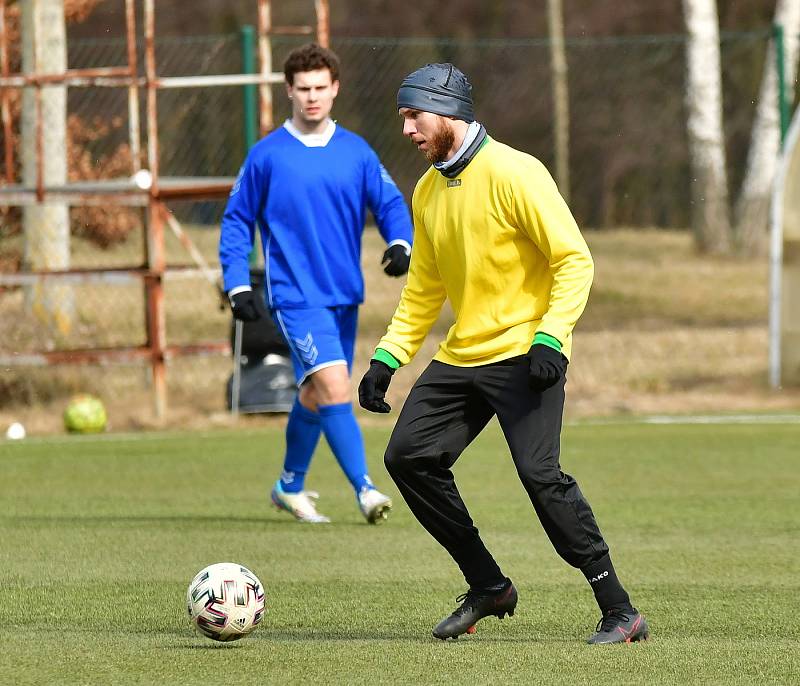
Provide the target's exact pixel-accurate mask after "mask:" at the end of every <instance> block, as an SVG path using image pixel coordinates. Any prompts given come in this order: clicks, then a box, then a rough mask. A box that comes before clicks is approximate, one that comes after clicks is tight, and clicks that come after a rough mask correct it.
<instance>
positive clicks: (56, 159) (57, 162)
mask: <svg viewBox="0 0 800 686" xmlns="http://www.w3.org/2000/svg"><path fill="white" fill-rule="evenodd" d="M21 28H22V70H23V72H25V73H29V74H30V73H34V72H40V73H49V74H57V73H63V72H64V71H66V68H67V44H66V25H65V20H64V0H38V1H37V2H24V3H22V22H21ZM36 100H37V96H36V92H35V90H34V89H32V88H26V89H25V92H24V93H23V98H22V176H23V182H24V183H25V185H26V186H35V185H36V182H37V178H38V176H39V169H38V165H39V164H41V165H42V168H41V175H42V177H43V181H44V184H45V185H53V186H56V185H63V184H65V183H66V180H67V157H66V147H67V146H66V137H67V131H66V121H67V117H66V113H67V92H66V88H65V87H64V86H48V87H46V88H42V91H41V121H42V131H41V132H39V131H38V130H37V129H38V127H37V110H38V106H37V102H36ZM40 135H43V138H44V145H43V150H42V154H41V159H37V139H39V136H40ZM23 223H24V228H25V248H24V256H23V260H24V262H25V264H26V265H27V266H28V267H29V268H32V269H47V270H52V269H67V268H68V267H69V257H70V240H69V208H68V207H67V206H66V205H65V204H63V203H51V202H44V203H40V204H37V205H32V206H29V207H26V208H25V210H24V213H23ZM27 304H28V306H29V307H30V308H31V309H32V310H33V312H34V313H35V314H36V315H37V316H38V317H39V318H40V319H42V321H43V322H45V323H46V324H48V325H49V326H51V327H53V328H54V329H55V330H57V331H59V332H61V333H63V334H66V333H69V330H70V328H71V326H72V321H73V317H74V302H73V297H72V290H71V289H70V287H69V286H66V285H63V284H56V283H54V282H53V281H52V280H50V281H47V280H46V281H44V282H41V283H39V284H37V285H36V286H32V287H31V289H30V290H29V291H28V292H27Z"/></svg>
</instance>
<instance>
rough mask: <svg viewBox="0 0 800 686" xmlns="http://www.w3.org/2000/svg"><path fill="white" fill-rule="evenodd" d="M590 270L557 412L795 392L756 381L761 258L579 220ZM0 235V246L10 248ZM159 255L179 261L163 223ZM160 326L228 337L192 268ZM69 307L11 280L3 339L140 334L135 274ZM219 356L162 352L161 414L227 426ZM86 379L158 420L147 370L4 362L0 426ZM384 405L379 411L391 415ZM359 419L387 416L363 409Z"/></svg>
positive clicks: (690, 404)
mask: <svg viewBox="0 0 800 686" xmlns="http://www.w3.org/2000/svg"><path fill="white" fill-rule="evenodd" d="M190 233H191V235H192V238H193V240H194V241H195V243H196V245H197V246H198V247H199V248H200V249H201V251H202V252H203V253H204V254H205V255H206V257H207V259H208V260H209V262H211V263H212V264H213V265H216V241H217V232H216V231H214V230H213V229H193V230H191V231H190ZM587 238H588V241H589V244H590V246H591V248H592V252H593V254H594V256H595V262H596V278H595V284H594V287H593V291H592V295H591V298H590V301H589V305H588V307H587V310H586V312H585V314H584V316H583V318H582V319H581V322H580V323H579V326H578V330H577V331H576V339H575V349H574V354H573V361H572V364H571V365H570V381H569V385H568V400H567V410H566V411H567V416H568V417H570V418H578V417H587V416H608V415H614V414H621V413H636V414H640V413H654V412H657V413H661V412H670V413H672V412H689V413H690V412H732V411H745V410H746V411H775V410H797V409H798V408H800V391H788V390H784V391H782V392H780V393H776V392H772V391H770V390H769V389H768V388H767V384H766V377H767V264H766V261H765V260H760V261H753V262H744V261H740V260H725V259H719V258H703V257H699V256H698V255H696V254H695V253H694V251H693V249H692V245H691V239H690V236H689V235H688V234H687V233H685V232H668V231H654V230H653V231H650V230H636V231H633V230H619V231H607V232H588V233H587ZM18 241H19V238H18V237H17V238H15V239H5V240H4V241H3V242H2V244H0V253H4V252H6V250H10V249H14V248H18V247H19V246H18V245H15V243H17V242H18ZM73 248H74V255H73V264H74V265H75V266H90V265H115V266H121V265H132V264H137V263H140V262H141V260H142V249H141V241H140V239H139V238H138V237H137V238H134V239H132V240H131V241H129V244H127V245H122V246H116V247H114V248H112V249H110V250H105V251H98V250H97V249H94V248H92V247H91V246H90V245H88V244H87V243H86V242H84V241H81V240H77V239H76V240H75V241H74V245H73ZM382 251H383V244H382V241H381V239H380V237H379V236H378V234H377V232H376V231H374V230H373V229H368V230H367V232H366V235H365V241H364V258H363V267H364V272H365V277H366V283H367V302H366V304H365V306H364V307H363V308H362V310H361V317H360V320H361V325H360V338H359V341H358V347H357V355H356V363H355V367H354V378H355V379H356V380H357V379H359V378H360V377H361V374H362V373H363V371H364V370H365V369H366V366H367V364H368V360H369V357H370V355H371V353H372V349H373V347H374V345H375V343H376V342H377V341H378V339H379V338H380V336H381V334H382V333H383V331H384V330H385V327H386V324H387V323H388V321H389V319H390V317H391V314H392V312H393V311H394V307H395V305H396V304H397V300H398V297H399V294H400V291H401V289H402V285H403V280H402V279H400V280H398V279H389V278H387V277H386V276H385V275H384V274H383V272H382V270H381V268H380V264H379V262H380V256H381V254H382ZM167 255H168V261H169V262H170V263H172V264H178V263H188V262H189V261H190V260H189V258H188V256H186V254H185V253H184V251H183V249H182V247H181V246H180V245H179V243H178V242H177V241H176V240H175V239H174V238H172V236H171V235H168V236H167ZM165 292H166V303H167V334H168V341H169V342H170V343H189V342H196V341H201V340H220V339H224V338H226V337H227V336H228V333H229V315H228V313H227V312H226V311H221V310H220V309H219V306H218V298H217V294H216V293H215V291H214V289H213V288H212V287H211V286H210V285H209V284H207V283H206V282H205V281H203V280H202V279H190V280H188V279H177V280H170V281H168V283H167V285H166V288H165ZM75 295H76V309H77V313H78V315H77V317H76V319H75V322H76V324H75V326H74V328H73V331H72V332H71V333H70V335H68V336H60V337H57V336H54V335H52V334H51V333H49V332H47V331H46V329H45V327H43V326H42V325H41V323H39V322H38V321H37V320H36V319H34V318H32V317H30V316H26V315H25V309H24V304H23V297H22V293H21V291H7V292H5V293H1V294H0V329H2V330H3V332H4V333H3V343H2V345H0V347H1V348H2V349H3V351H4V352H12V351H16V352H25V351H29V350H35V349H42V348H64V347H86V346H88V345H91V344H95V345H102V346H106V345H125V344H138V343H141V342H142V341H143V340H144V310H143V307H142V302H143V299H142V289H141V286H139V285H127V286H123V285H119V286H103V287H99V286H97V285H82V286H78V287H76V288H75ZM448 326H449V311H447V310H445V311H444V312H443V314H442V317H440V320H439V322H437V324H436V325H435V326H434V328H433V331H432V332H431V335H430V336H429V338H428V340H427V341H426V342H425V345H424V347H423V349H422V350H421V351H420V353H419V354H418V356H417V358H416V359H415V360H414V361H413V362H412V364H411V365H409V366H408V368H406V369H403V370H401V371H400V372H399V373H398V374H397V375H396V376H395V379H394V380H393V382H392V386H391V388H390V391H389V401H390V403H392V404H393V405H394V406H395V407H399V405H401V404H402V400H403V398H404V397H405V395H406V394H407V392H408V389H409V388H410V386H411V384H412V383H413V382H414V380H415V379H416V378H417V376H418V375H419V374H420V373H421V371H422V369H423V368H424V367H425V365H427V363H428V361H429V360H430V358H431V357H432V356H433V354H435V352H436V349H437V346H438V343H439V341H440V340H441V339H442V338H443V337H444V335H445V333H446V331H447V328H448ZM229 373H230V362H229V360H227V359H222V358H194V359H184V360H179V361H176V362H174V363H173V364H172V365H171V371H170V374H169V387H170V411H169V416H168V418H167V422H166V424H167V425H169V426H184V427H193V426H208V425H226V424H229V423H230V422H231V420H230V417H229V416H228V415H227V413H226V412H225V410H224V384H225V380H226V378H227V375H228V374H229ZM77 391H91V392H95V393H97V394H98V395H100V396H101V397H102V398H103V399H104V401H105V402H106V404H107V406H108V410H109V416H110V417H111V422H112V425H113V428H114V429H115V430H121V429H138V428H150V427H155V426H159V422H157V420H156V418H155V417H154V415H153V408H152V399H151V391H150V388H149V375H148V372H147V370H146V369H143V368H130V367H103V368H60V369H35V368H17V367H14V368H7V369H3V371H2V374H0V427H2V426H5V425H6V424H8V423H9V422H11V421H13V420H17V421H22V422H23V423H25V424H26V426H27V427H28V429H29V431H31V432H33V433H51V432H56V431H60V430H61V422H60V412H61V408H63V406H64V404H65V400H66V398H67V397H68V396H69V395H70V394H72V393H74V392H77ZM394 416H395V415H391V416H390V418H391V417H394ZM364 420H365V421H366V422H368V423H373V422H382V421H386V419H385V418H377V417H367V416H364ZM240 421H242V422H244V423H247V424H259V425H260V424H265V423H266V424H270V423H280V422H282V421H283V420H282V418H280V417H277V418H276V417H266V416H260V417H245V418H243V419H242V420H240Z"/></svg>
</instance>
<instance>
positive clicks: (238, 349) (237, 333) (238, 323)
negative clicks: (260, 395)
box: [231, 319, 244, 416]
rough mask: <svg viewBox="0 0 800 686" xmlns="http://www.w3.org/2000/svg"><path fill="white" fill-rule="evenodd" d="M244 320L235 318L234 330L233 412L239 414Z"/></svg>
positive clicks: (235, 414)
mask: <svg viewBox="0 0 800 686" xmlns="http://www.w3.org/2000/svg"><path fill="white" fill-rule="evenodd" d="M243 333H244V322H243V321H242V320H241V319H237V320H235V324H234V331H233V379H232V380H231V414H233V415H234V416H238V415H239V395H240V394H241V390H242V335H243Z"/></svg>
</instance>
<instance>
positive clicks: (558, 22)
mask: <svg viewBox="0 0 800 686" xmlns="http://www.w3.org/2000/svg"><path fill="white" fill-rule="evenodd" d="M547 23H548V29H549V33H550V73H551V74H552V75H553V122H554V126H555V154H556V179H557V180H558V186H559V190H560V191H561V195H562V196H564V200H566V201H567V202H569V193H570V183H569V86H568V77H567V56H566V51H565V49H564V11H563V7H562V4H561V0H548V3H547Z"/></svg>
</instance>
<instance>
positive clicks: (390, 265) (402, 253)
mask: <svg viewBox="0 0 800 686" xmlns="http://www.w3.org/2000/svg"><path fill="white" fill-rule="evenodd" d="M410 262H411V255H410V254H408V253H407V252H406V249H405V246H403V245H400V244H399V243H396V244H395V245H391V246H389V247H388V248H387V249H386V252H385V253H383V257H382V258H381V264H382V265H383V271H384V272H385V273H386V274H388V275H389V276H403V274H405V273H406V272H407V271H408V265H409V263H410ZM387 412H388V410H387Z"/></svg>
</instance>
